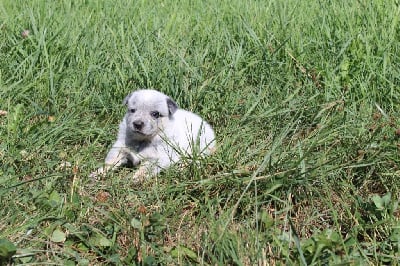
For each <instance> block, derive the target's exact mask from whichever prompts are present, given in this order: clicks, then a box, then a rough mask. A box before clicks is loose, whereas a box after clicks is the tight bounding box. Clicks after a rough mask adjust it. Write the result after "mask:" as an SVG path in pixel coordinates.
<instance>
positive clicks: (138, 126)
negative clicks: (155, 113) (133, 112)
mask: <svg viewBox="0 0 400 266" xmlns="http://www.w3.org/2000/svg"><path fill="white" fill-rule="evenodd" d="M143 125H144V123H143V121H134V122H133V127H134V128H135V129H136V130H141V129H142V128H143Z"/></svg>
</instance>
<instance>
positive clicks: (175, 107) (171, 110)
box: [167, 97, 178, 116]
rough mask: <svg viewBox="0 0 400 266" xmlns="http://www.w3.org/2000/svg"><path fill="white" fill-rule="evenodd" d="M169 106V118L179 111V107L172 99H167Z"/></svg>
mask: <svg viewBox="0 0 400 266" xmlns="http://www.w3.org/2000/svg"><path fill="white" fill-rule="evenodd" d="M167 106H168V111H169V116H172V115H173V114H174V113H175V112H176V110H178V105H177V104H176V102H174V101H173V100H172V99H171V98H169V97H168V98H167Z"/></svg>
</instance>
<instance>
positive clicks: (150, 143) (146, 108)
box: [91, 90, 215, 181]
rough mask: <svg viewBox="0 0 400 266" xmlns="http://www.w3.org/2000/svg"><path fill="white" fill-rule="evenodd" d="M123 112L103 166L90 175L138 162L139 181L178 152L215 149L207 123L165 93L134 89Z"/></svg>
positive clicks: (173, 160)
mask: <svg viewBox="0 0 400 266" xmlns="http://www.w3.org/2000/svg"><path fill="white" fill-rule="evenodd" d="M123 103H124V104H125V105H127V113H126V114H125V116H124V118H123V120H122V122H121V123H120V125H119V132H118V137H117V141H116V142H115V143H114V145H113V146H112V148H111V150H110V151H109V152H108V154H107V157H106V159H105V166H104V167H101V168H99V169H98V170H97V171H96V172H93V173H92V174H91V176H92V177H98V176H99V175H104V174H105V173H106V172H107V171H109V170H112V169H115V168H117V167H119V166H121V165H124V164H127V163H130V164H133V165H139V167H138V169H137V170H136V172H135V174H134V179H136V180H138V181H139V180H143V179H144V178H146V177H151V176H154V175H156V174H158V173H159V172H160V171H161V170H162V169H166V168H168V167H169V166H170V165H171V164H173V163H176V162H178V161H179V159H180V158H181V155H183V154H184V155H189V156H190V155H193V154H194V152H199V154H201V155H207V154H210V153H211V152H212V151H213V150H214V149H215V134H214V131H213V129H212V128H211V126H210V125H209V124H208V123H207V122H205V121H204V120H203V119H202V118H201V117H199V116H198V115H196V114H194V113H191V112H189V111H185V110H183V109H179V108H178V105H177V104H176V103H175V102H174V101H173V100H172V99H171V98H170V97H168V96H167V95H165V94H163V93H161V92H158V91H156V90H137V91H134V92H132V93H131V94H129V95H128V96H126V98H125V99H124V101H123Z"/></svg>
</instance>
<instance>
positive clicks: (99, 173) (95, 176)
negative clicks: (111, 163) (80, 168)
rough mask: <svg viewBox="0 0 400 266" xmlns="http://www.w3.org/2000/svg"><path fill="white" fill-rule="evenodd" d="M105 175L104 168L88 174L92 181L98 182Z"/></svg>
mask: <svg viewBox="0 0 400 266" xmlns="http://www.w3.org/2000/svg"><path fill="white" fill-rule="evenodd" d="M106 173H107V171H106V168H104V167H100V168H99V169H97V170H96V171H94V172H92V173H90V175H89V177H90V178H92V179H96V180H99V179H100V178H102V177H105V175H106Z"/></svg>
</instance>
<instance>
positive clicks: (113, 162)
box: [90, 142, 130, 179]
mask: <svg viewBox="0 0 400 266" xmlns="http://www.w3.org/2000/svg"><path fill="white" fill-rule="evenodd" d="M129 154H130V152H129V150H128V149H127V148H125V147H124V145H122V144H121V143H119V142H116V143H115V144H114V145H113V147H112V148H111V149H110V151H109V152H108V154H107V156H106V159H105V163H104V166H103V167H100V168H99V169H97V170H96V171H94V172H92V173H91V174H90V177H92V178H96V179H97V178H99V177H101V176H105V175H106V173H107V172H108V171H111V170H113V169H116V168H118V167H119V166H121V165H122V164H126V162H127V156H128V155H129Z"/></svg>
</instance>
